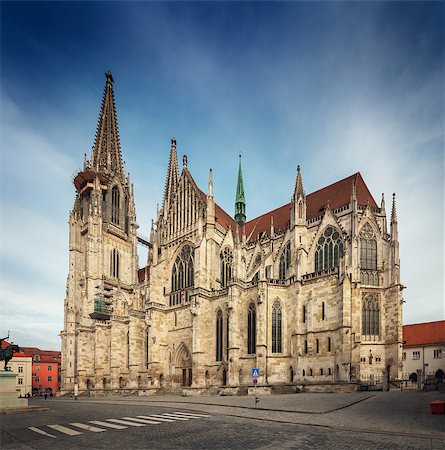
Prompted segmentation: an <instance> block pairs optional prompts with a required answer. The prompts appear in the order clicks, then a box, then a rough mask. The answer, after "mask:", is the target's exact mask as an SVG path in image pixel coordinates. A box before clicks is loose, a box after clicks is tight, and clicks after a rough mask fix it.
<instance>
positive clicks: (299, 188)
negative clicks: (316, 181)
mask: <svg viewBox="0 0 445 450" xmlns="http://www.w3.org/2000/svg"><path fill="white" fill-rule="evenodd" d="M300 195H301V196H303V195H304V189H303V179H302V178H301V173H300V165H298V166H297V180H296V182H295V192H294V197H295V199H297V198H298V197H299V196H300Z"/></svg>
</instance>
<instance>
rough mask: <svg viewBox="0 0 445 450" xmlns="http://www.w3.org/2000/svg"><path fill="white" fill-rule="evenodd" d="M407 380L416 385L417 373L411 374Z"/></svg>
mask: <svg viewBox="0 0 445 450" xmlns="http://www.w3.org/2000/svg"><path fill="white" fill-rule="evenodd" d="M409 379H410V380H411V381H412V382H413V383H417V373H416V372H413V373H412V374H411V375H410V376H409Z"/></svg>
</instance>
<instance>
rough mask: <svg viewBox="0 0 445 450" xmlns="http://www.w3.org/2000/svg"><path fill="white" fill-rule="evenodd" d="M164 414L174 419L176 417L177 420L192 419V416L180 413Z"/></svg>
mask: <svg viewBox="0 0 445 450" xmlns="http://www.w3.org/2000/svg"><path fill="white" fill-rule="evenodd" d="M163 416H167V417H171V418H172V419H176V420H190V419H191V417H189V418H186V417H183V416H180V415H178V414H172V413H165V414H163Z"/></svg>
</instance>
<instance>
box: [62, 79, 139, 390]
mask: <svg viewBox="0 0 445 450" xmlns="http://www.w3.org/2000/svg"><path fill="white" fill-rule="evenodd" d="M113 83H114V81H113V76H112V74H111V72H108V73H106V85H105V91H104V95H103V100H102V105H101V108H100V114H99V121H98V126H97V131H96V138H95V142H94V146H93V149H92V153H91V160H90V161H87V159H86V155H85V158H84V164H83V170H81V171H80V172H79V173H78V174H77V175H76V176H75V178H74V187H75V189H76V196H75V201H74V206H73V209H72V211H71V212H70V215H69V230H70V233H69V274H68V280H67V293H66V299H65V320H64V329H63V331H62V333H61V337H62V391H65V392H66V391H70V390H71V389H73V387H74V385H75V384H78V386H79V389H80V390H81V391H82V390H83V389H87V390H88V389H91V388H93V387H94V386H95V385H97V384H101V387H103V388H107V387H113V386H117V385H119V384H120V385H122V384H123V383H126V382H127V381H128V380H129V378H131V377H130V371H131V365H132V356H131V354H130V341H131V340H132V339H133V340H137V339H138V337H137V333H135V332H133V330H132V328H134V327H133V326H132V320H131V317H130V316H131V314H130V310H141V309H142V308H141V306H140V305H138V304H137V303H138V300H137V299H138V298H139V296H136V295H134V293H135V290H137V284H136V283H137V270H138V258H137V228H138V225H137V223H136V210H135V204H134V190H133V185H132V184H131V183H130V176H129V175H127V176H126V174H125V164H124V163H123V161H122V155H121V148H120V142H119V131H118V125H117V117H116V107H115V101H114V92H113Z"/></svg>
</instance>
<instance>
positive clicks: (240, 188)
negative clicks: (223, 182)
mask: <svg viewBox="0 0 445 450" xmlns="http://www.w3.org/2000/svg"><path fill="white" fill-rule="evenodd" d="M235 220H236V221H237V222H238V225H240V226H242V225H244V223H245V222H246V199H245V197H244V185H243V172H242V170H241V155H239V168H238V183H237V185H236V199H235Z"/></svg>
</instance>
